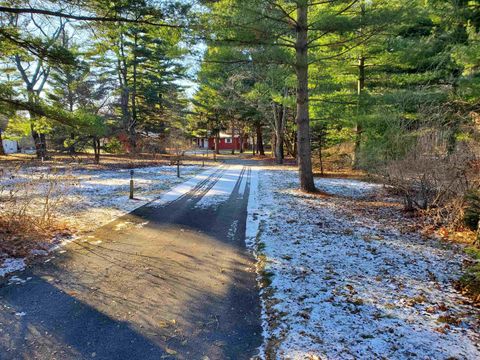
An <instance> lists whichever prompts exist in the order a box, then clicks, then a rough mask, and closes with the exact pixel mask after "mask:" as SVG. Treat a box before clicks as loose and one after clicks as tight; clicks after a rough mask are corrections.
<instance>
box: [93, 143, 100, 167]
mask: <svg viewBox="0 0 480 360" xmlns="http://www.w3.org/2000/svg"><path fill="white" fill-rule="evenodd" d="M93 153H94V156H95V158H94V163H95V164H97V165H98V164H100V139H98V138H97V137H96V136H94V137H93Z"/></svg>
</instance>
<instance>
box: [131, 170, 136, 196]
mask: <svg viewBox="0 0 480 360" xmlns="http://www.w3.org/2000/svg"><path fill="white" fill-rule="evenodd" d="M134 174H135V171H133V170H130V200H133V175H134Z"/></svg>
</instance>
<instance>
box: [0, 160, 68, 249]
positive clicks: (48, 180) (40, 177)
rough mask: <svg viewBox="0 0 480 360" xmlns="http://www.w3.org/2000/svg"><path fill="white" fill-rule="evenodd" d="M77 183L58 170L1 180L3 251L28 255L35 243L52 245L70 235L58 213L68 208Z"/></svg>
mask: <svg viewBox="0 0 480 360" xmlns="http://www.w3.org/2000/svg"><path fill="white" fill-rule="evenodd" d="M74 184H75V181H74V179H73V177H71V176H68V175H66V174H64V173H63V174H60V173H59V172H58V171H57V170H56V169H52V168H42V169H41V170H39V169H31V168H27V169H22V168H21V167H17V168H15V169H9V170H6V171H4V172H3V175H2V177H0V240H1V242H0V252H1V253H4V254H7V255H10V256H25V255H26V254H25V253H26V252H27V249H31V248H33V247H35V243H37V244H39V243H49V242H51V241H53V240H54V238H55V236H56V235H59V234H60V233H61V234H65V233H69V230H68V226H67V224H64V223H62V222H61V221H59V220H58V216H57V215H58V213H59V211H60V209H61V207H63V206H67V205H68V195H69V193H70V189H71V187H72V186H73V185H74Z"/></svg>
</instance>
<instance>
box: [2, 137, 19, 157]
mask: <svg viewBox="0 0 480 360" xmlns="http://www.w3.org/2000/svg"><path fill="white" fill-rule="evenodd" d="M2 146H3V150H4V151H5V154H15V153H17V152H18V142H16V141H15V140H6V139H3V140H2Z"/></svg>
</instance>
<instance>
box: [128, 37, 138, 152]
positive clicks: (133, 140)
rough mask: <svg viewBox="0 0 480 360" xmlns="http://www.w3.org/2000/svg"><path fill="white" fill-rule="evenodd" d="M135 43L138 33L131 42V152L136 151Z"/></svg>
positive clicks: (136, 42)
mask: <svg viewBox="0 0 480 360" xmlns="http://www.w3.org/2000/svg"><path fill="white" fill-rule="evenodd" d="M137 45H138V34H137V33H135V35H134V43H133V46H134V48H133V81H132V93H131V96H132V121H131V122H130V124H129V129H128V130H129V134H128V135H129V140H130V150H131V152H132V153H134V154H135V153H136V152H137V131H136V126H137V67H138V64H137Z"/></svg>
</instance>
